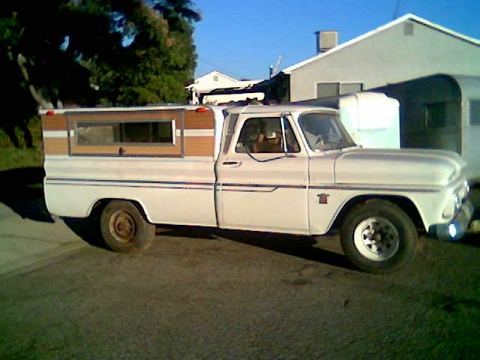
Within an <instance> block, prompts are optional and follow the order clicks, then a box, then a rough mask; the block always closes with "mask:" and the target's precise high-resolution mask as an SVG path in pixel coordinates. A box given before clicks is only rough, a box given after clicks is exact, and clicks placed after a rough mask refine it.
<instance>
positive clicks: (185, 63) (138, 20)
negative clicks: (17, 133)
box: [0, 0, 200, 123]
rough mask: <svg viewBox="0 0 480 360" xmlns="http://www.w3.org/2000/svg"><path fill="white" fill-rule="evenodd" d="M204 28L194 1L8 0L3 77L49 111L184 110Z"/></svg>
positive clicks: (0, 10) (0, 46)
mask: <svg viewBox="0 0 480 360" xmlns="http://www.w3.org/2000/svg"><path fill="white" fill-rule="evenodd" d="M199 20H200V16H199V13H198V12H197V11H195V10H193V9H192V3H191V1H189V0H45V1H31V0H2V2H1V3H0V51H1V54H0V56H1V59H0V65H1V68H0V74H2V76H3V77H5V76H7V77H8V79H9V83H8V86H9V87H16V88H17V90H18V93H17V95H16V96H19V97H20V98H21V99H22V102H23V101H25V102H27V101H30V102H32V99H33V101H34V102H33V104H36V105H38V106H40V107H43V108H55V107H64V106H65V104H66V103H69V102H74V103H76V104H79V105H94V104H98V103H102V104H113V105H116V104H122V105H131V104H146V103H154V102H180V101H181V102H184V101H185V100H186V96H187V94H186V91H185V83H186V82H187V81H188V80H189V79H190V78H191V77H192V75H193V71H194V68H195V65H196V55H195V47H194V45H193V38H192V34H193V23H194V22H195V21H199ZM94 89H96V90H94ZM26 97H30V99H29V100H27V99H26ZM10 101H11V99H9V98H8V97H2V98H0V102H1V103H3V105H4V108H5V106H6V105H9V106H10V104H11V102H10ZM0 122H2V123H3V120H2V119H0ZM15 122H16V123H18V120H15Z"/></svg>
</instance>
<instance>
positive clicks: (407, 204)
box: [332, 195, 425, 231]
mask: <svg viewBox="0 0 480 360" xmlns="http://www.w3.org/2000/svg"><path fill="white" fill-rule="evenodd" d="M374 200H384V201H389V202H391V203H393V204H395V205H397V206H398V207H400V208H401V209H402V210H403V211H404V212H405V213H406V214H407V215H408V216H409V217H410V218H411V219H412V221H413V223H414V225H415V226H416V227H417V229H418V230H419V231H425V227H424V225H423V221H422V217H421V216H420V213H419V212H418V209H417V207H416V206H415V204H414V203H413V202H412V201H411V200H410V199H408V198H405V197H403V196H392V195H385V196H384V195H364V196H357V197H355V198H353V199H350V200H349V201H348V202H347V203H346V204H345V205H344V206H343V207H342V209H341V210H340V212H339V213H338V215H337V217H336V218H335V221H334V223H333V225H332V229H338V228H339V227H340V224H341V222H342V220H343V218H344V217H345V215H346V214H347V213H348V212H349V211H350V210H351V209H352V208H353V207H355V206H357V205H359V204H365V203H367V202H370V201H374Z"/></svg>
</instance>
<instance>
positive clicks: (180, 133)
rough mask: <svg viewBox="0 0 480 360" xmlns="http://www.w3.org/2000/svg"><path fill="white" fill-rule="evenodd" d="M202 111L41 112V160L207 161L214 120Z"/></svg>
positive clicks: (212, 140)
mask: <svg viewBox="0 0 480 360" xmlns="http://www.w3.org/2000/svg"><path fill="white" fill-rule="evenodd" d="M204 110H206V111H203V112H199V111H196V110H185V109H161V110H158V109H155V110H148V109H145V108H143V109H139V110H134V111H119V110H114V109H112V110H111V111H105V110H102V111H95V109H89V110H85V111H78V110H77V111H68V110H63V111H60V112H58V113H55V111H53V112H52V113H50V112H45V113H43V114H42V127H43V141H44V151H45V155H46V156H49V155H71V156H82V155H85V156H95V155H98V156H123V157H125V156H127V157H128V156H158V157H185V156H194V157H195V156H208V157H210V156H213V153H214V145H215V139H214V135H215V134H214V127H215V120H214V113H213V111H211V110H208V109H204ZM129 135H132V136H133V138H129ZM156 136H158V138H156Z"/></svg>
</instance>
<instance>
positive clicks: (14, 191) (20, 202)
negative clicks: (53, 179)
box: [0, 167, 54, 223]
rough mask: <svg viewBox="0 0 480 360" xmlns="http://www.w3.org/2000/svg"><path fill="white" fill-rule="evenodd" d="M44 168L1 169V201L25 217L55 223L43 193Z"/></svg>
mask: <svg viewBox="0 0 480 360" xmlns="http://www.w3.org/2000/svg"><path fill="white" fill-rule="evenodd" d="M44 176H45V173H44V170H43V168H39V167H29V168H20V169H12V170H6V171H0V202H2V203H4V204H5V205H7V206H8V207H9V208H11V209H12V210H13V211H15V212H16V213H17V214H18V215H20V216H21V217H22V218H24V219H30V220H35V221H40V222H49V223H53V222H54V220H53V219H52V217H51V216H50V214H49V212H48V210H47V206H46V204H45V197H44V194H43V186H42V183H43V177H44Z"/></svg>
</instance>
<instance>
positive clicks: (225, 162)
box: [222, 161, 242, 167]
mask: <svg viewBox="0 0 480 360" xmlns="http://www.w3.org/2000/svg"><path fill="white" fill-rule="evenodd" d="M222 164H223V165H225V166H231V167H239V166H240V165H242V162H241V161H224V162H223V163H222Z"/></svg>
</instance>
